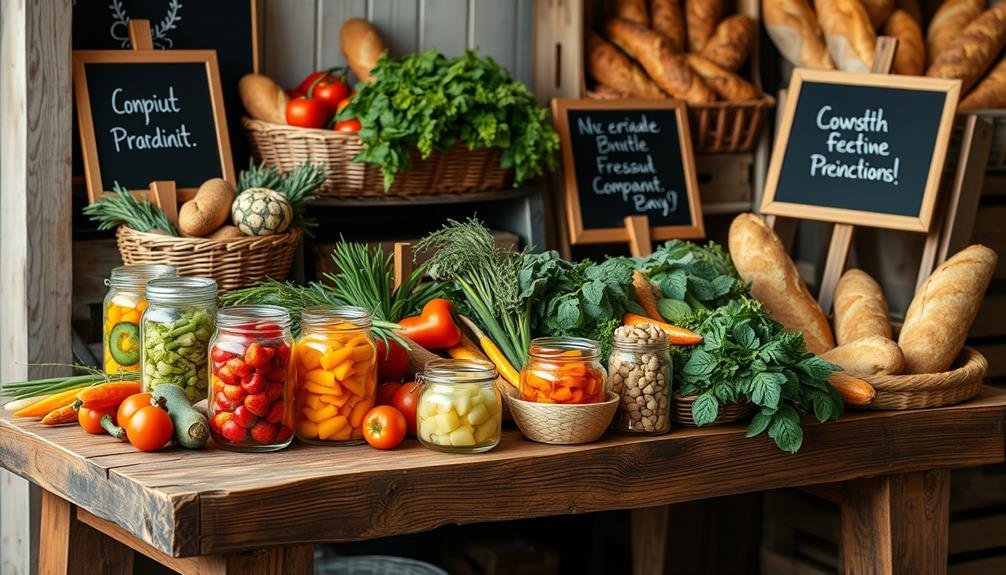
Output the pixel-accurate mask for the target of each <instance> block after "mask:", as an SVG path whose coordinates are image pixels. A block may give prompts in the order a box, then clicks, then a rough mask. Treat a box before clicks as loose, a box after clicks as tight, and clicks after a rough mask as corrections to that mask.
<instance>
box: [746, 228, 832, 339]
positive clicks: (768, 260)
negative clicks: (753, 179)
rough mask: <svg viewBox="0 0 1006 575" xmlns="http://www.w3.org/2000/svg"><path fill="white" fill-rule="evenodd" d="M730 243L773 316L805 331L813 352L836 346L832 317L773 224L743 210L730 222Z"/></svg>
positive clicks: (756, 293)
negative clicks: (818, 299)
mask: <svg viewBox="0 0 1006 575" xmlns="http://www.w3.org/2000/svg"><path fill="white" fill-rule="evenodd" d="M728 243H729V249H730V256H731V257H732V258H733V262H734V266H735V267H736V268H737V273H738V274H740V277H741V279H743V280H744V281H746V282H750V283H751V296H752V297H754V298H756V299H758V300H759V301H761V302H762V303H763V304H765V308H766V309H767V310H768V312H769V313H770V314H772V318H773V319H775V320H776V321H778V322H779V323H781V324H782V325H783V327H784V328H786V329H787V330H789V331H799V332H801V333H802V334H803V340H804V343H806V345H807V351H809V352H811V353H816V354H818V355H820V354H822V353H824V352H826V351H828V350H829V349H831V348H833V347H835V341H834V339H833V337H832V335H831V326H830V325H828V318H826V317H825V316H824V312H823V311H821V306H819V305H818V304H817V301H816V300H814V298H813V297H811V295H810V292H809V291H807V286H806V284H804V283H803V280H802V279H800V274H799V273H798V272H797V271H796V265H794V264H793V260H792V259H790V257H789V254H787V253H786V249H785V248H784V247H783V245H782V242H781V241H779V237H778V236H776V235H775V232H774V231H772V228H770V227H768V225H767V224H766V223H765V222H764V221H763V220H762V219H761V218H760V217H759V216H756V215H755V214H741V215H739V216H737V217H736V218H734V221H733V223H731V224H730V234H729V242H728Z"/></svg>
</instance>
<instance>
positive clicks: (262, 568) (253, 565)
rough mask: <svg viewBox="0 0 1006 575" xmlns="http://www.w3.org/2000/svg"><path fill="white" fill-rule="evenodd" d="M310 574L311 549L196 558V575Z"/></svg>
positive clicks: (275, 549)
mask: <svg viewBox="0 0 1006 575" xmlns="http://www.w3.org/2000/svg"><path fill="white" fill-rule="evenodd" d="M313 572H314V546H313V545H293V546H289V547H264V548H262V549H255V550H253V551H243V552H240V553H232V554H229V555H210V556H205V557H200V558H199V570H198V573H199V575H204V574H205V575H274V574H276V573H305V574H307V575H310V574H311V573H313Z"/></svg>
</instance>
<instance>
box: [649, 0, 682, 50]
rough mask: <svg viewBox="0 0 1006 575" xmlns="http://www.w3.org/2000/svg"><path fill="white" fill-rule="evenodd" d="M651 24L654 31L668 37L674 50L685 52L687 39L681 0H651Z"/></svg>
mask: <svg viewBox="0 0 1006 575" xmlns="http://www.w3.org/2000/svg"><path fill="white" fill-rule="evenodd" d="M650 23H651V25H652V26H653V29H654V30H656V31H657V32H660V33H661V34H663V35H664V36H667V39H668V40H669V41H670V46H671V49H672V50H674V51H675V52H684V51H685V45H686V43H687V37H686V36H685V17H684V15H683V13H682V11H681V2H680V0H650Z"/></svg>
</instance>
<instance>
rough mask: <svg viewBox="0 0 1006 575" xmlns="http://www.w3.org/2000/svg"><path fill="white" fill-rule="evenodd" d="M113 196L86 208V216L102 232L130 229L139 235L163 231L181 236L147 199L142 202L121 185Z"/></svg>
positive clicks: (103, 197)
mask: <svg viewBox="0 0 1006 575" xmlns="http://www.w3.org/2000/svg"><path fill="white" fill-rule="evenodd" d="M112 190H113V193H112V194H110V195H109V194H103V195H102V196H101V197H100V198H98V201H96V202H94V203H93V204H91V205H89V206H85V207H84V210H83V212H84V214H85V215H87V216H90V218H91V219H92V220H94V221H96V222H98V229H99V230H110V229H112V228H114V227H116V226H120V225H122V226H128V227H130V228H133V229H134V230H136V231H138V232H161V233H165V234H167V235H169V236H177V235H178V232H177V231H176V230H175V228H174V226H172V225H171V222H169V221H168V218H167V217H166V216H165V215H164V212H162V211H161V208H159V207H157V206H155V205H154V204H152V203H151V202H150V201H149V200H147V199H146V198H143V199H140V198H137V197H136V196H134V195H133V194H131V193H129V191H128V190H126V189H125V188H123V187H122V186H120V185H119V183H118V182H116V183H115V185H114V186H113V187H112Z"/></svg>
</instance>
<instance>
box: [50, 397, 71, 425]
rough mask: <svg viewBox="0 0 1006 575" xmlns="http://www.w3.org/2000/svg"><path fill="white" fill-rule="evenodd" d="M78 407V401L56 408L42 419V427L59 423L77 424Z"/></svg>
mask: <svg viewBox="0 0 1006 575" xmlns="http://www.w3.org/2000/svg"><path fill="white" fill-rule="evenodd" d="M79 407H80V402H79V401H74V402H73V403H69V404H67V405H64V406H62V407H57V408H56V409H54V410H52V411H50V412H49V413H47V414H46V415H45V417H43V418H42V425H59V424H61V423H76V422H77V408H79Z"/></svg>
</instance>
